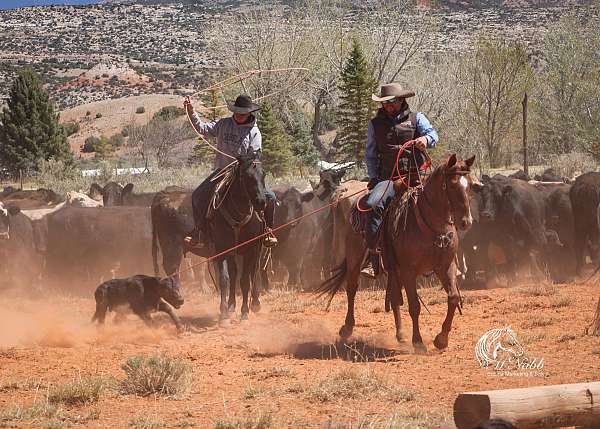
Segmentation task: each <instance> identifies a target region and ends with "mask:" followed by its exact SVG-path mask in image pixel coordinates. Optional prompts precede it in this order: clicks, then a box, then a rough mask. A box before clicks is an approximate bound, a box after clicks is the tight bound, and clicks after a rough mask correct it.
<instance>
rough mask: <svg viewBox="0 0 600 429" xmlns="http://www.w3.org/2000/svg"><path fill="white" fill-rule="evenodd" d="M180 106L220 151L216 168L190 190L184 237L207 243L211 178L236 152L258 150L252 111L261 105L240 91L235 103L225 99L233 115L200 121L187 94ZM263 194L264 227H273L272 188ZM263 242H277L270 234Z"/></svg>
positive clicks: (194, 243)
mask: <svg viewBox="0 0 600 429" xmlns="http://www.w3.org/2000/svg"><path fill="white" fill-rule="evenodd" d="M183 107H184V108H185V110H186V112H187V114H188V116H189V118H190V121H191V123H192V126H193V127H194V129H195V130H196V132H197V133H198V134H200V135H202V136H204V137H213V138H215V139H216V141H217V149H218V150H219V151H221V152H223V153H219V152H217V157H216V160H215V168H216V170H215V171H213V173H212V174H210V175H209V176H208V177H207V178H206V179H205V180H204V182H202V183H201V184H200V185H199V186H198V188H196V190H195V191H194V193H193V194H192V208H193V212H194V224H195V229H194V231H193V232H192V235H191V236H190V237H186V240H185V241H186V243H187V244H188V245H189V246H192V247H196V246H202V245H206V243H205V240H204V237H205V236H206V234H205V232H206V212H207V210H208V204H209V201H210V197H211V194H212V191H213V189H214V183H213V182H211V179H212V178H213V177H214V176H215V175H216V174H217V173H218V172H219V171H220V170H221V169H223V168H224V167H226V166H227V165H229V164H231V163H232V162H233V161H235V157H237V156H238V155H245V154H247V153H249V152H259V151H260V150H261V149H262V136H261V135H260V130H259V129H258V126H257V125H256V117H255V116H254V115H253V113H254V112H257V111H258V110H260V106H259V105H258V104H255V103H253V102H252V99H251V98H250V97H249V96H247V95H240V96H239V97H237V98H236V100H235V102H234V103H230V102H227V107H228V108H229V110H230V111H231V112H232V113H233V115H232V116H230V117H227V118H221V119H216V120H214V121H211V122H203V121H202V119H200V115H198V113H196V112H194V107H193V105H192V101H191V100H190V98H189V97H185V100H184V102H183ZM225 154H227V155H229V156H227V155H225ZM266 196H267V209H266V210H265V220H266V223H267V227H268V228H272V227H273V210H274V208H275V200H276V197H275V194H274V193H273V191H271V190H270V189H268V188H267V195H266ZM264 244H265V245H266V246H273V245H275V244H277V239H276V238H275V236H274V235H272V234H271V235H267V236H266V237H265V240H264Z"/></svg>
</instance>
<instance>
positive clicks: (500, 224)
mask: <svg viewBox="0 0 600 429" xmlns="http://www.w3.org/2000/svg"><path fill="white" fill-rule="evenodd" d="M483 182H484V186H478V185H475V186H474V189H475V190H476V191H477V192H479V193H480V196H481V207H480V211H479V217H480V221H481V224H482V227H483V228H485V229H486V234H488V237H489V241H490V242H492V243H494V244H496V245H497V246H499V247H500V248H501V249H502V250H503V252H504V255H505V257H506V258H507V263H508V264H509V273H513V274H514V273H515V272H516V267H517V265H518V264H519V263H522V262H524V261H527V260H529V261H530V262H531V264H532V267H533V268H534V270H536V271H537V272H538V273H540V271H541V270H540V267H539V266H538V264H537V259H536V258H535V257H534V256H533V255H532V253H531V252H532V251H533V252H534V253H537V254H539V255H544V254H545V252H546V251H547V250H548V249H547V248H548V244H549V241H548V240H549V239H550V244H554V245H556V246H560V243H559V242H558V241H557V240H556V233H552V232H548V231H546V228H545V220H546V215H545V201H544V194H543V192H542V191H540V190H538V189H536V188H535V187H534V186H533V185H531V184H529V183H527V182H525V181H523V180H519V179H511V178H507V177H504V176H498V175H497V176H494V177H493V178H489V177H487V176H486V177H484V178H483Z"/></svg>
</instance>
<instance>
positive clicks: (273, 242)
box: [263, 228, 279, 247]
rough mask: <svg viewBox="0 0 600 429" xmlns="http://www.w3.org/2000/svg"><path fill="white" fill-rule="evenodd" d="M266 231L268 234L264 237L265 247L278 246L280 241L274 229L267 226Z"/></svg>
mask: <svg viewBox="0 0 600 429" xmlns="http://www.w3.org/2000/svg"><path fill="white" fill-rule="evenodd" d="M266 232H267V233H268V234H267V235H265V236H264V238H263V246H265V247H274V246H277V244H278V243H279V241H278V240H277V237H275V234H273V231H272V230H271V228H267V229H266Z"/></svg>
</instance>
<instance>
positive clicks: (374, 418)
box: [327, 411, 448, 429]
mask: <svg viewBox="0 0 600 429" xmlns="http://www.w3.org/2000/svg"><path fill="white" fill-rule="evenodd" d="M444 422H448V418H447V417H444V416H442V415H440V414H436V413H430V412H423V411H417V412H413V413H394V414H391V415H381V414H379V415H377V414H376V415H368V416H366V417H362V418H359V419H358V421H355V422H348V423H344V424H335V423H330V424H329V425H328V426H327V429H434V428H435V429H438V428H439V427H440V425H441V424H442V423H444Z"/></svg>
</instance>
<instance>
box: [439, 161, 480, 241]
mask: <svg viewBox="0 0 600 429" xmlns="http://www.w3.org/2000/svg"><path fill="white" fill-rule="evenodd" d="M474 162H475V156H472V157H471V158H469V159H465V160H462V159H458V158H457V157H456V154H454V155H452V156H450V158H448V161H447V162H446V165H445V166H444V167H443V171H444V180H445V182H444V185H445V187H446V190H447V192H448V201H449V202H450V207H451V210H452V217H453V218H454V222H455V223H456V226H457V227H458V229H461V230H463V231H465V230H467V229H469V228H470V227H471V225H472V224H473V217H472V216H471V207H470V205H469V189H470V187H471V184H472V183H473V179H472V178H471V176H470V173H471V166H472V165H473V163H474Z"/></svg>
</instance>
